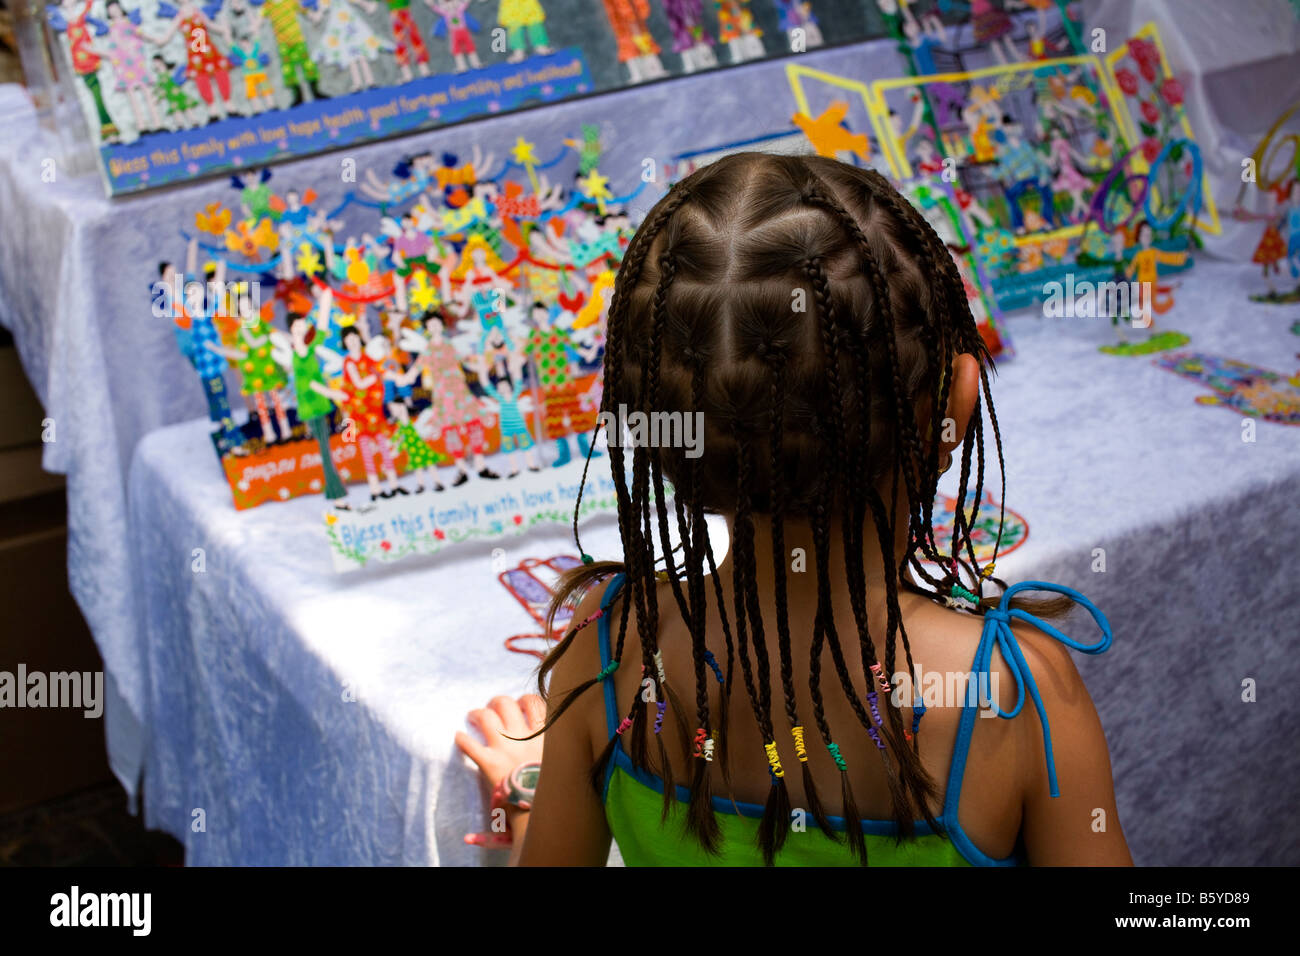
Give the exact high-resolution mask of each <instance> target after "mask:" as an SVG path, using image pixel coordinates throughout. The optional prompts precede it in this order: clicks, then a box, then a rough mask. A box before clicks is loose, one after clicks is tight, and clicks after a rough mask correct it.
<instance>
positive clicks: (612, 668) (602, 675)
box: [596, 661, 618, 681]
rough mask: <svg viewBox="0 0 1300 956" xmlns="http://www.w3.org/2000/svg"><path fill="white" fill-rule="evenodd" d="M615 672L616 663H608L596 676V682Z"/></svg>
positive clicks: (616, 668)
mask: <svg viewBox="0 0 1300 956" xmlns="http://www.w3.org/2000/svg"><path fill="white" fill-rule="evenodd" d="M616 670H618V661H610V662H609V663H608V664H606V665H605V666H604V667H602V668H601V669H600V673H599V674H597V675H596V680H598V681H602V680H604V679H605V678H606V677H608V676H609V675H610V674H612V673H614V671H616Z"/></svg>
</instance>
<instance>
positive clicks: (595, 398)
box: [151, 128, 646, 534]
mask: <svg viewBox="0 0 1300 956" xmlns="http://www.w3.org/2000/svg"><path fill="white" fill-rule="evenodd" d="M599 152H600V151H599V142H598V139H597V138H596V135H595V131H594V129H591V128H589V129H587V130H584V136H583V138H582V139H581V140H577V139H569V140H566V141H565V142H564V143H563V144H561V145H560V148H559V150H558V151H557V153H556V154H555V155H554V156H552V157H550V158H548V159H547V160H546V162H541V163H539V162H538V158H537V153H536V147H535V145H534V144H532V143H529V142H527V141H525V140H523V139H522V138H520V139H518V140H517V141H516V143H515V146H514V148H513V149H512V150H511V157H512V158H511V159H510V160H509V161H507V162H506V163H505V165H504V166H502V167H501V168H500V169H498V170H497V171H496V172H495V174H493V176H492V178H489V177H488V176H487V175H486V174H485V173H484V172H483V170H485V169H487V168H488V167H491V166H495V162H494V160H493V159H492V157H491V156H490V155H487V156H485V155H484V154H483V153H482V152H481V151H480V150H478V149H474V150H471V156H472V158H470V159H469V160H467V161H461V160H460V159H459V158H458V157H456V156H452V155H450V154H447V155H444V156H442V157H441V158H440V159H439V160H434V159H433V158H432V157H428V156H424V155H419V156H413V157H410V158H409V159H408V160H406V161H404V162H403V163H402V164H401V165H400V167H399V168H398V169H397V170H395V171H394V173H393V177H394V178H392V179H391V180H388V181H384V180H383V179H381V178H380V177H379V176H377V175H374V174H373V171H368V174H367V175H366V176H365V177H364V180H363V187H362V188H363V190H368V193H354V194H350V195H348V196H347V197H345V199H344V201H343V202H342V203H340V204H339V205H338V206H337V207H336V208H334V209H332V210H324V209H321V208H318V207H319V205H320V203H319V198H318V197H317V196H316V194H315V193H314V191H312V190H309V189H308V190H299V189H294V188H288V189H284V190H280V189H277V188H276V187H275V186H273V184H272V181H271V176H270V174H269V172H266V171H264V172H263V173H262V174H261V175H256V174H250V175H248V176H247V177H244V178H237V179H236V180H235V181H234V186H235V187H236V189H237V190H238V192H237V194H236V196H235V197H234V199H233V201H232V202H231V204H230V206H229V207H227V206H225V205H223V204H219V203H214V204H209V205H208V206H207V207H205V208H204V209H203V210H201V211H199V212H198V213H196V214H195V217H194V226H193V230H192V233H193V234H192V235H191V234H188V233H186V234H184V235H185V238H186V240H187V243H188V249H187V254H186V261H185V265H184V268H183V270H178V269H177V268H176V267H175V266H174V265H172V264H169V263H164V264H163V267H162V269H161V273H162V275H161V277H160V279H159V281H158V282H156V283H155V284H154V287H153V289H152V290H151V293H152V294H153V296H154V311H155V314H157V315H159V316H162V317H166V318H167V319H168V320H169V321H171V322H172V323H173V326H174V328H175V331H176V335H177V340H178V344H179V345H180V348H181V351H182V353H183V354H184V355H185V356H186V358H187V359H189V361H190V363H191V364H192V365H193V367H194V368H195V371H196V372H197V373H198V375H199V378H200V381H201V382H202V384H203V387H204V391H205V394H206V395H207V397H208V403H209V415H210V418H211V420H212V421H213V423H214V425H215V426H216V429H215V431H214V434H213V441H214V444H215V446H216V448H217V452H218V454H219V456H220V457H221V459H222V462H223V468H224V469H225V471H226V473H227V476H228V478H229V479H230V485H231V490H232V495H233V497H234V499H235V502H236V506H237V507H240V508H243V507H251V506H254V505H256V504H260V503H262V502H265V501H271V500H285V499H286V498H290V497H294V496H296V495H299V494H308V493H323V494H324V496H325V498H326V499H328V500H329V501H330V502H331V503H332V504H333V505H334V506H335V507H336V508H338V509H340V510H343V509H345V508H355V509H356V510H357V511H358V512H363V513H364V512H366V511H369V510H370V509H373V508H375V507H377V506H378V505H379V504H380V503H381V502H384V501H387V500H389V499H391V498H408V497H411V498H414V497H420V496H422V495H424V493H425V492H431V493H433V494H440V493H442V492H443V491H444V490H446V491H447V494H448V496H449V497H459V496H461V495H462V492H465V493H468V491H469V489H465V488H464V487H463V486H465V485H466V484H468V483H471V482H472V483H475V484H478V483H499V487H501V488H504V487H506V486H508V485H511V484H513V483H514V482H516V481H523V478H524V475H525V473H527V474H528V475H532V474H538V473H541V472H544V471H549V470H550V469H552V468H556V469H562V468H564V466H565V465H567V464H568V463H570V462H575V461H576V462H579V463H580V462H581V461H582V460H584V459H585V458H586V456H587V454H588V451H589V449H590V445H589V436H590V435H591V434H592V433H593V431H594V427H595V422H596V413H597V410H598V407H599V402H600V393H601V379H600V374H599V372H600V367H601V357H602V353H603V347H604V321H605V314H606V310H607V308H608V300H609V296H610V294H611V292H612V287H613V282H614V270H615V269H616V268H617V266H618V264H619V262H620V261H621V259H622V255H623V250H624V248H625V247H626V244H627V242H628V241H629V240H630V238H631V235H632V231H633V225H632V222H631V219H630V216H629V214H628V213H627V211H626V204H627V203H628V202H630V201H631V200H633V199H634V198H635V197H636V196H637V195H638V194H639V193H640V191H641V190H642V189H644V188H646V183H644V182H642V183H640V185H638V187H637V188H636V189H635V190H633V191H632V192H631V193H629V194H627V195H624V196H615V195H613V193H612V192H611V191H610V189H609V187H608V181H607V180H606V179H605V177H604V176H602V175H601V174H600V171H599V168H598V167H597V165H595V164H596V163H597V162H598V160H599ZM564 162H567V163H568V164H569V165H570V166H572V165H575V164H576V165H579V166H582V165H587V166H588V172H587V173H586V175H583V174H582V173H581V172H580V171H574V173H573V182H574V185H573V186H571V187H561V186H558V185H554V186H553V185H551V184H550V182H549V181H548V180H547V178H546V175H547V173H550V174H555V173H556V172H557V171H558V170H559V169H560V168H561V165H562V163H564ZM539 169H544V170H546V172H543V173H539V172H538V170H539ZM363 195H380V196H384V197H386V198H387V202H382V203H378V204H375V203H372V202H370V201H369V200H365V199H363V198H362V197H363ZM358 199H361V200H362V201H363V202H366V203H367V204H366V205H365V206H362V207H361V208H362V209H363V210H371V209H374V208H375V206H376V205H378V206H379V207H380V209H379V210H376V211H374V212H372V213H370V215H372V216H373V217H374V219H375V220H377V221H376V222H374V223H373V226H372V227H371V228H370V230H369V231H367V232H365V233H363V234H362V235H361V236H360V237H357V236H350V237H348V238H346V239H344V240H342V241H340V237H338V236H336V235H335V232H334V230H335V229H337V228H339V227H340V225H341V224H340V222H339V220H338V216H339V215H340V213H341V212H342V210H343V209H345V208H346V207H348V206H349V205H350V204H352V203H353V202H356V201H357V200H358ZM236 209H238V212H237V213H236V212H235V210H236ZM382 211H386V212H387V213H389V214H387V215H383V214H381V213H382ZM201 254H202V255H201ZM201 257H202V258H206V260H207V261H206V262H203V263H202V265H201V264H200V259H201ZM231 275H237V276H240V277H241V278H238V279H231V280H229V281H228V280H227V276H231ZM186 276H199V277H202V278H201V279H199V280H197V281H193V280H186V279H185V277H186ZM245 277H247V278H245ZM195 287H197V288H195ZM262 290H265V292H264V293H263V291H262ZM192 292H197V294H196V295H192V294H190V293H192ZM236 391H237V392H238V395H239V397H238V398H236V397H235V393H236ZM241 399H242V401H243V403H244V404H246V405H247V409H248V414H247V418H246V421H244V422H243V423H242V424H241V423H239V422H238V421H237V419H238V418H239V417H241V416H237V415H236V413H235V412H234V411H233V410H232V406H235V407H238V405H239V404H240V401H241ZM327 445H328V446H329V448H330V450H331V451H330V454H329V455H328V457H327V456H326V454H325V452H324V449H325V448H326V446H327ZM361 480H364V481H365V482H366V484H367V486H368V491H369V495H368V496H367V495H366V494H365V493H362V494H361V495H360V496H357V495H352V494H350V493H349V492H348V491H347V487H346V486H347V484H348V483H350V482H356V481H361ZM444 482H445V483H446V485H444ZM478 497H480V498H481V497H482V495H479V496H478ZM439 507H441V506H439ZM534 517H536V516H535V515H532V514H530V515H529V518H530V520H531V519H532V518H534ZM462 530H463V529H462ZM479 530H480V532H482V529H479ZM466 534H468V532H466Z"/></svg>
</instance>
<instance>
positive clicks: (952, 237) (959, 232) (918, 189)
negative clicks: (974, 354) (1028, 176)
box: [901, 175, 1015, 358]
mask: <svg viewBox="0 0 1300 956" xmlns="http://www.w3.org/2000/svg"><path fill="white" fill-rule="evenodd" d="M901 191H902V193H903V195H904V196H906V197H907V199H908V201H909V202H911V203H912V205H914V206H916V207H917V209H918V210H920V212H921V214H922V215H923V216H925V218H926V221H928V222H929V223H930V225H931V226H933V227H934V230H935V232H936V233H937V234H938V236H939V238H940V239H942V240H943V243H944V245H945V246H947V247H948V252H949V254H950V255H951V256H952V259H953V262H954V263H955V264H956V266H957V272H958V274H959V275H960V276H961V281H962V287H963V289H964V290H965V292H966V299H967V303H968V304H969V306H970V310H971V314H972V315H973V316H974V317H975V327H976V328H977V329H978V330H979V333H980V337H981V338H982V339H983V340H984V344H985V345H986V346H987V347H988V350H989V354H990V355H992V356H993V357H995V358H997V357H1003V358H1010V357H1012V356H1014V354H1015V351H1014V349H1013V348H1012V347H1011V340H1010V339H1009V338H1008V337H1007V334H1006V331H1005V329H1004V328H1003V327H1002V324H1001V323H1002V310H1001V309H1000V308H999V307H998V304H997V299H996V298H995V297H994V296H992V295H990V294H989V292H988V289H989V288H990V287H991V284H990V282H989V279H988V276H987V275H986V274H985V271H984V266H983V264H982V262H981V260H980V257H979V256H978V255H976V253H975V247H974V242H973V241H972V239H971V236H970V233H969V231H968V229H967V225H966V220H965V218H964V217H963V216H962V215H961V212H960V208H959V205H958V202H957V196H956V192H955V190H954V189H953V187H952V185H951V184H950V183H948V182H945V181H944V179H943V178H942V177H941V176H938V175H935V176H929V177H924V178H922V179H918V180H913V181H912V182H910V183H903V184H902V189H901Z"/></svg>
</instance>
